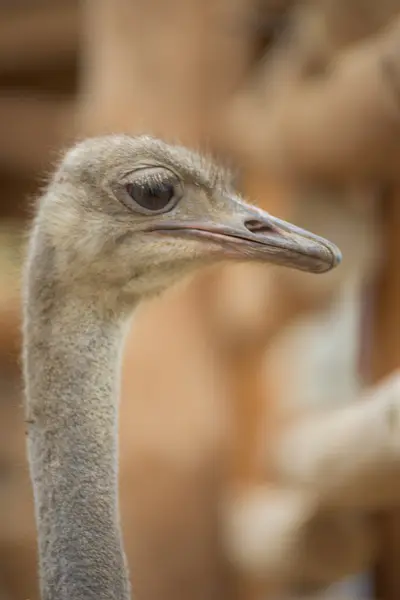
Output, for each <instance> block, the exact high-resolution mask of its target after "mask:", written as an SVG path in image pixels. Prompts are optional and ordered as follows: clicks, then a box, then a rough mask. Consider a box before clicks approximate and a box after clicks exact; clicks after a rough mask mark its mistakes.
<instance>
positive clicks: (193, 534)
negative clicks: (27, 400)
mask: <svg viewBox="0 0 400 600" xmlns="http://www.w3.org/2000/svg"><path fill="white" fill-rule="evenodd" d="M399 40H400V0H380V2H376V0H298V1H296V0H113V1H111V0H81V1H77V0H58V1H57V2H51V1H50V0H30V1H29V2H28V1H26V0H14V2H7V1H3V2H1V3H0V600H26V599H29V600H36V599H37V598H38V592H37V581H36V541H35V528H34V521H33V508H32V495H31V490H30V482H29V476H28V470H27V464H26V459H25V441H24V415H23V406H22V394H21V376H20V361H19V353H20V348H19V343H20V333H19V327H20V299H19V279H20V271H21V261H22V258H23V248H24V244H25V239H26V231H27V227H28V224H29V218H30V216H31V214H32V211H33V208H34V204H35V201H36V200H35V199H36V197H37V196H38V194H39V192H40V189H41V186H43V185H44V183H45V181H46V175H47V173H48V172H49V171H50V170H51V168H52V165H53V164H54V163H55V161H57V160H58V157H59V155H60V152H61V151H62V149H63V148H65V147H66V146H68V144H69V143H71V142H72V141H73V140H75V139H76V138H81V137H84V136H87V135H97V134H102V133H110V132H119V131H124V132H131V133H133V134H135V133H142V132H147V133H151V134H154V135H157V136H161V137H164V138H165V139H166V140H168V141H172V142H174V141H179V142H181V143H184V144H187V145H188V146H192V147H195V148H200V149H203V150H206V151H207V152H211V153H212V154H213V155H215V156H216V157H218V158H219V159H220V160H221V161H222V162H224V163H227V164H228V165H230V166H231V167H232V168H233V169H234V170H235V171H236V172H237V174H238V181H239V187H240V191H241V192H242V193H243V194H244V195H246V196H247V198H248V199H249V200H250V201H251V202H254V203H256V204H258V205H259V206H261V207H263V208H265V209H266V210H269V211H271V212H272V213H274V214H276V215H277V216H280V217H283V218H286V219H290V220H293V221H294V222H296V224H298V225H300V226H304V227H306V228H309V229H310V230H312V231H315V232H316V233H318V234H320V235H323V236H326V237H328V238H329V239H331V240H332V241H334V242H336V243H337V244H338V245H339V247H340V248H341V249H342V252H343V255H344V261H343V265H342V266H341V267H340V268H339V269H337V270H335V271H334V272H332V273H330V274H328V275H326V276H322V277H313V276H310V275H306V274H300V273H294V272H291V271H289V270H288V271H285V270H284V269H282V270H275V269H265V268H261V267H258V266H256V267H251V266H245V267H244V266H243V265H237V266H229V267H225V266H224V267H218V268H214V269H212V270H211V271H209V272H205V273H202V274H200V275H199V276H198V277H197V278H196V279H195V280H194V281H191V282H190V283H188V284H185V285H182V286H179V287H178V288H177V289H176V290H172V291H171V292H170V293H168V294H167V295H166V296H165V297H163V298H161V299H157V300H155V301H152V302H151V303H149V304H148V305H146V306H143V307H141V308H140V310H139V312H138V315H137V316H136V317H135V319H134V322H133V326H132V335H131V336H130V337H129V339H128V342H127V348H126V353H125V365H124V366H125V369H124V375H123V390H122V405H121V412H122V416H121V502H122V512H123V528H124V535H125V539H126V545H127V553H128V558H129V562H130V566H131V571H132V572H133V573H134V577H135V578H136V581H135V587H136V590H137V591H136V596H137V598H138V599H139V600H153V598H154V600H155V599H156V598H157V599H158V598H161V597H162V598H164V599H165V598H168V599H169V598H171V600H172V599H174V600H178V598H182V600H183V599H185V600H192V599H193V600H203V599H204V600H206V599H207V600H211V599H214V598H215V599H216V598H218V599H221V598H228V597H229V599H231V598H232V597H234V598H238V600H239V598H240V597H241V599H243V600H256V598H257V599H259V598H260V599H261V598H264V597H265V590H264V588H263V582H262V578H261V579H260V577H258V576H254V573H248V572H246V570H245V569H242V568H238V567H237V565H235V563H234V561H232V560H229V557H228V556H227V553H226V552H225V551H224V549H223V548H222V547H221V542H220V534H219V532H220V513H219V506H220V500H221V498H222V497H223V495H224V493H225V491H226V490H227V489H240V490H241V491H240V494H245V495H246V494H247V493H248V492H251V490H252V489H253V488H256V487H257V486H259V485H267V486H272V487H274V486H277V485H278V484H279V482H278V481H277V479H276V475H275V473H274V468H273V464H272V463H273V459H272V455H273V446H274V444H276V443H277V442H276V440H277V439H278V438H279V436H280V435H281V432H282V429H284V426H285V425H284V423H285V422H286V419H287V417H288V415H289V417H290V416H293V415H294V414H296V415H297V414H298V413H299V412H301V414H305V413H306V414H311V413H312V412H313V411H316V410H321V407H322V409H325V408H326V407H337V408H340V406H344V405H347V404H350V403H352V402H356V401H357V400H359V398H360V397H361V396H360V395H361V394H362V390H363V389H364V388H365V387H368V386H370V385H372V384H374V383H375V382H379V381H380V380H381V378H383V377H384V376H386V375H388V374H390V373H391V372H392V371H394V370H395V369H397V368H399V366H400V274H399V268H398V260H399V256H400V241H399V240H400V186H399V182H398V177H399V174H400V169H399V167H400V45H399ZM399 401H400V399H399ZM365 442H366V444H367V445H368V440H365ZM361 451H362V448H360V452H361ZM349 460H351V457H349ZM322 512H323V511H322ZM315 519H316V520H315V522H314V521H313V522H312V523H310V528H311V529H310V530H312V531H314V529H313V528H314V527H316V528H317V529H318V528H319V523H320V522H321V515H315ZM324 519H325V513H323V517H322V526H321V530H320V529H318V531H319V532H320V533H319V536H318V544H317V543H316V542H315V545H314V546H312V548H313V549H314V550H312V549H311V550H310V548H309V546H308V544H309V543H310V544H311V545H312V544H314V541H311V542H310V540H308V538H307V535H305V540H306V541H305V542H304V544H305V545H304V547H303V552H305V553H307V552H308V551H310V552H311V555H312V552H314V551H315V560H314V563H313V564H315V565H316V567H315V569H311V571H310V573H308V572H305V571H304V573H303V575H304V576H303V575H302V574H300V575H299V574H294V575H293V581H290V582H286V583H288V585H287V589H285V593H286V594H287V596H288V597H292V595H295V594H296V593H299V592H300V591H301V590H303V589H306V590H309V593H311V591H313V592H314V591H315V590H318V593H323V594H327V595H325V596H324V597H328V596H329V598H331V597H332V598H339V597H340V598H342V596H340V594H341V593H344V592H341V591H340V589H341V588H337V587H335V583H336V582H337V581H341V580H345V579H346V580H347V579H348V578H349V577H352V576H355V575H358V574H359V573H364V576H363V577H361V578H360V577H358V578H357V577H356V579H355V580H354V581H353V580H352V581H351V582H350V583H349V584H348V586H349V587H348V588H347V591H346V593H347V595H346V598H354V599H355V598H361V597H362V598H364V599H365V598H368V597H371V598H372V597H376V598H379V599H380V600H395V599H396V600H397V599H398V598H400V575H399V565H400V525H399V519H398V516H397V515H396V514H395V511H393V510H391V511H382V514H375V511H374V510H365V511H354V510H351V511H347V510H345V509H341V511H337V514H336V513H335V515H334V517H333V520H332V519H331V515H329V518H326V522H327V523H328V522H329V523H330V526H328V527H325V528H324V522H325V521H324ZM344 522H345V523H348V522H350V523H351V527H350V528H348V529H347V528H346V527H347V525H346V527H344V529H343V536H342V537H341V535H342V534H341V533H340V534H339V533H338V531H339V530H340V531H341V525H342V523H344ZM332 523H334V526H332ZM355 523H357V526H356V527H355V529H354V527H353V526H354V524H355ZM360 523H361V525H360ZM354 531H355V533H354ZM336 533H338V540H337V541H332V540H334V538H335V535H336ZM311 537H312V536H311ZM307 540H308V541H307ZM312 540H314V538H312ZM331 543H332V544H333V545H332V548H331V549H330V551H329V552H331V553H333V554H332V556H333V558H332V560H331V559H330V558H328V559H327V562H328V563H329V568H325V567H324V569H325V570H324V569H322V567H321V569H322V571H323V572H322V571H321V570H319V560H320V559H321V561H323V560H325V559H326V556H328V557H329V556H330V554H329V552H328V551H327V552H325V550H326V548H329V547H330V544H331ZM372 547H373V548H374V550H371V551H370V548H372ZM316 549H317V550H316ZM228 554H229V553H228ZM330 567H332V568H330ZM332 585H333V587H332ZM360 586H361V587H360ZM351 594H352V595H351Z"/></svg>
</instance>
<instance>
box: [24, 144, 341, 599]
mask: <svg viewBox="0 0 400 600" xmlns="http://www.w3.org/2000/svg"><path fill="white" fill-rule="evenodd" d="M225 259H228V260H245V261H248V260H253V261H254V260H255V261H266V262H270V263H275V264H281V265H287V266H290V267H293V268H297V269H301V270H305V271H309V272H315V273H320V272H324V271H328V270H330V269H331V268H333V267H334V266H335V265H336V264H338V262H339V261H340V252H339V250H338V249H337V248H336V247H335V246H334V245H333V244H331V243H329V242H328V241H326V240H324V239H322V238H319V237H317V236H314V235H313V234H311V233H308V232H306V231H303V230H301V229H299V228H296V227H295V226H293V225H291V224H289V223H286V222H284V221H281V220H279V219H276V218H275V217H272V216H270V215H269V214H267V213H265V212H263V211H261V210H258V209H257V208H255V207H252V206H250V205H248V204H246V203H245V202H244V201H243V200H242V199H241V198H240V197H239V196H238V195H237V194H236V193H235V192H234V190H233V189H232V187H231V184H230V180H229V177H228V176H227V174H225V172H223V171H222V170H220V169H219V168H217V167H215V166H214V165H213V164H212V163H211V162H208V161H207V160H206V159H205V158H203V157H200V156H199V155H197V154H195V153H192V152H189V151H188V150H186V149H184V148H182V147H179V146H171V145H168V144H166V143H164V142H162V141H160V140H156V139H153V138H151V137H147V136H141V137H136V138H134V137H129V136H125V135H116V136H106V137H100V138H94V139H89V140H85V141H83V142H80V143H79V144H77V145H76V146H75V147H74V148H72V149H71V150H69V151H68V152H67V153H66V155H65V157H64V159H63V160H62V162H61V164H60V166H59V168H58V169H57V170H56V172H55V174H54V175H53V177H52V179H51V181H50V183H49V185H48V187H47V190H46V191H45V193H44V195H43V197H42V198H41V202H40V205H39V209H38V212H37V215H36V218H35V220H34V224H33V228H32V231H31V235H30V241H29V250H28V257H27V261H26V268H25V272H24V286H23V287H24V294H23V306H24V308H23V312H24V315H23V321H24V323H23V366H24V379H25V387H26V415H27V424H28V434H27V447H28V458H29V464H30V472H31V479H32V485H33V491H34V501H35V514H36V522H37V528H38V545H39V572H40V585H41V594H42V597H43V599H44V600H56V599H57V600H78V599H79V600H83V599H85V600H88V599H89V598H92V599H96V600H102V599H104V600H127V599H128V598H129V597H130V585H129V578H128V572H127V567H126V561H125V556H124V551H123V544H122V540H121V529H120V518H119V508H118V481H117V474H118V455H117V442H118V430H117V424H118V418H117V417H118V396H119V389H118V388H119V375H120V373H119V371H120V359H121V350H122V346H123V341H124V335H125V332H126V330H127V325H128V322H129V318H130V316H131V314H132V311H133V309H134V308H135V306H136V305H137V303H138V302H139V301H140V300H142V299H143V298H147V297H149V296H152V295H154V294H158V293H160V292H161V291H162V290H163V289H164V288H166V287H168V286H170V285H171V284H172V283H173V282H174V281H175V280H176V279H178V278H180V277H182V276H183V275H188V274H190V273H191V272H193V271H194V270H196V269H197V268H199V267H202V266H205V265H210V264H213V263H216V262H218V261H223V260H225Z"/></svg>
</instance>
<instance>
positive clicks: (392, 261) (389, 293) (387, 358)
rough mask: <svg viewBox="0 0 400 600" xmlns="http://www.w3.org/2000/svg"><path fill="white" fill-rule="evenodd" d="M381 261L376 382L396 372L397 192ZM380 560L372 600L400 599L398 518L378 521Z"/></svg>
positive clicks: (385, 222)
mask: <svg viewBox="0 0 400 600" xmlns="http://www.w3.org/2000/svg"><path fill="white" fill-rule="evenodd" d="M382 227H383V231H384V252H385V254H384V257H383V264H382V271H381V273H380V276H379V280H378V281H377V284H376V290H375V298H374V308H373V311H374V315H373V318H374V323H373V340H372V369H371V370H372V376H373V379H374V380H379V379H381V378H382V377H384V376H385V375H387V374H389V373H390V372H392V371H393V370H395V369H399V368H400V189H397V190H395V191H394V192H392V194H391V196H390V197H389V198H387V199H386V201H385V202H384V203H383V206H382ZM379 526H380V530H381V554H382V555H381V559H380V563H379V564H378V567H377V574H376V575H377V576H376V592H375V595H376V598H379V600H398V599H399V598H400V571H399V569H400V514H399V512H397V511H396V512H392V513H388V514H385V515H382V516H380V517H379Z"/></svg>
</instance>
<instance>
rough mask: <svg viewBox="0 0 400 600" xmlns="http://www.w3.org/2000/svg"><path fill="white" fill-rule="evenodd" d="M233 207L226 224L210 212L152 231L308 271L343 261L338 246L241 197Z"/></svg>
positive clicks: (233, 255)
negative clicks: (209, 213) (202, 241)
mask: <svg viewBox="0 0 400 600" xmlns="http://www.w3.org/2000/svg"><path fill="white" fill-rule="evenodd" d="M234 208H235V211H234V214H233V216H231V215H230V214H229V216H228V215H226V216H227V218H226V219H225V218H224V219H223V220H224V221H226V222H227V223H226V224H225V223H224V224H223V223H222V218H221V222H218V221H217V219H214V218H210V215H209V216H208V217H209V218H208V219H206V218H204V219H196V220H195V221H190V220H187V221H183V222H178V221H172V220H171V221H165V222H163V223H159V224H157V225H154V226H153V227H151V231H154V232H159V233H162V234H167V235H173V236H175V237H191V238H196V239H198V240H199V241H200V240H204V241H208V242H213V243H214V244H217V245H218V246H219V247H220V249H221V250H222V251H223V254H224V256H226V258H231V259H232V258H233V259H236V260H246V261H247V260H252V261H258V262H260V261H265V262H269V263H273V264H279V265H283V266H287V267H291V268H294V269H298V270H301V271H307V272H309V273H324V272H326V271H330V270H331V269H333V268H334V267H336V266H337V265H338V264H339V263H340V262H341V258H342V256H341V252H340V250H339V248H337V246H335V245H334V244H332V243H331V242H329V241H328V240H326V239H324V238H322V237H319V236H317V235H314V234H313V233H311V232H309V231H306V230H304V229H300V228H299V227H296V226H295V225H292V224H291V223H288V222H287V221H283V220H281V219H278V218H276V217H273V216H272V215H270V214H268V213H266V212H264V211H262V210H259V209H257V208H255V207H252V206H249V205H247V204H245V203H244V202H242V201H239V200H237V201H236V200H235V206H234ZM215 216H216V215H215ZM212 217H214V215H212Z"/></svg>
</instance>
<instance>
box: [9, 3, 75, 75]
mask: <svg viewBox="0 0 400 600" xmlns="http://www.w3.org/2000/svg"><path fill="white" fill-rule="evenodd" d="M78 8H79V4H78V2H77V1H76V0H70V1H68V2H66V1H65V0H64V1H60V0H58V2H54V3H51V2H35V3H29V2H25V3H24V6H23V10H22V7H21V8H20V9H19V10H18V9H17V7H16V6H15V4H13V5H12V6H11V7H10V6H8V7H5V6H2V7H1V8H0V73H4V72H10V71H18V70H27V69H37V68H43V67H44V66H45V65H55V64H60V62H65V61H68V62H70V60H71V56H73V55H74V54H75V53H76V52H77V48H78V36H79V17H80V15H79V10H78Z"/></svg>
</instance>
